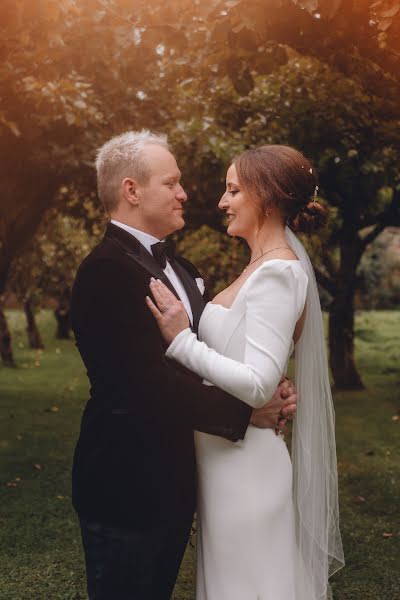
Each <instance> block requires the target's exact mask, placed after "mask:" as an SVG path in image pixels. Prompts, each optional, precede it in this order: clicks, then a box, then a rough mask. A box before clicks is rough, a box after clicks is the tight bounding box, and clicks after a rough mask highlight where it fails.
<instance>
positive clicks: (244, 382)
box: [147, 145, 344, 600]
mask: <svg viewBox="0 0 400 600" xmlns="http://www.w3.org/2000/svg"><path fill="white" fill-rule="evenodd" d="M317 190H318V188H317V186H316V176H315V173H314V170H313V167H312V166H311V164H310V163H309V161H308V160H307V159H306V158H304V156H302V154H300V153H299V152H298V151H297V150H295V149H293V148H290V147H287V146H277V145H270V146H262V147H260V148H256V149H250V150H247V151H245V152H244V153H243V154H242V155H240V156H239V157H237V158H235V159H234V160H233V162H232V164H231V166H230V167H229V169H228V172H227V176H226V191H225V193H224V195H223V196H222V198H221V200H220V202H219V205H218V206H219V208H220V209H222V210H224V211H225V212H226V214H227V218H228V229H227V232H228V234H229V235H231V236H238V237H241V238H244V239H245V240H246V241H247V243H248V245H249V247H250V249H251V258H250V261H249V264H248V265H247V267H246V268H245V270H244V271H243V273H241V274H240V276H239V277H238V278H237V279H236V280H235V281H234V282H233V283H232V284H231V285H230V286H229V287H227V288H226V289H225V290H223V291H222V292H221V293H220V294H218V295H217V296H216V297H215V298H214V299H213V301H212V302H209V303H208V304H207V305H206V307H205V309H204V312H203V315H202V318H201V321H200V327H199V338H200V339H199V340H198V339H197V338H196V336H195V334H194V333H192V331H191V329H190V327H189V321H188V317H187V314H186V312H185V309H184V308H183V305H182V303H181V302H179V301H178V300H177V299H176V298H175V296H173V294H171V292H170V291H169V290H168V289H167V288H166V287H165V286H164V285H163V284H162V283H161V282H159V281H155V280H154V281H152V282H151V284H150V287H151V292H152V295H153V298H154V299H155V302H156V304H154V303H153V302H152V300H151V299H150V298H148V299H147V302H148V306H149V308H150V310H151V311H152V313H153V315H154V317H155V318H156V320H157V323H158V325H159V327H160V329H161V332H162V334H163V336H164V338H165V340H166V341H167V343H168V344H169V347H168V349H167V352H166V354H167V356H168V357H170V358H173V359H174V360H176V361H178V362H180V363H181V364H182V365H184V366H185V367H187V368H189V369H191V370H192V371H194V372H195V373H197V374H199V375H200V376H201V377H203V378H204V380H205V381H204V383H206V384H208V385H216V386H218V387H220V388H222V389H224V390H226V391H227V392H229V393H231V394H232V395H234V396H236V397H237V398H239V399H240V400H242V401H244V402H246V403H247V404H249V405H250V406H253V407H257V406H260V405H262V404H263V403H264V399H265V398H269V397H271V396H272V394H273V391H274V390H275V388H276V387H277V385H278V383H279V380H280V378H281V376H282V373H284V372H285V370H286V367H287V363H288V360H289V357H290V355H291V353H292V351H293V348H294V350H295V369H296V387H297V390H298V392H299V405H298V410H297V417H296V420H295V422H294V427H293V439H292V462H291V460H290V457H289V453H288V450H287V448H286V444H285V442H284V440H283V437H282V436H277V435H275V433H274V432H273V431H272V430H262V429H257V428H256V427H252V426H250V427H249V428H248V431H247V433H246V437H245V439H244V440H242V441H239V442H236V443H233V442H230V441H228V440H226V439H223V438H219V437H216V436H212V435H209V434H205V433H200V432H196V434H195V442H196V457H197V467H198V483H199V485H198V503H197V504H198V505H197V514H198V529H197V595H196V598H197V600H326V599H327V598H330V597H331V592H330V588H329V584H328V577H329V576H330V575H331V574H332V573H334V572H335V571H337V570H338V569H339V568H341V567H342V566H343V564H344V561H343V550H342V545H341V538H340V531H339V512H338V500H337V466H336V450H335V437H334V411H333V405H332V397H331V391H330V386H329V377H328V368H327V359H326V349H325V341H324V336H323V325H322V316H321V308H320V304H319V297H318V290H317V285H316V281H315V276H314V272H313V268H312V265H311V263H310V260H309V258H308V256H307V253H306V251H305V249H304V247H303V246H302V244H301V242H300V241H299V240H298V239H297V237H296V236H295V235H294V233H293V232H300V231H306V232H311V231H316V230H317V229H318V227H319V226H321V225H322V224H323V222H324V217H325V211H324V209H323V207H322V206H320V205H319V204H318V203H317V202H316V198H315V196H316V193H317ZM188 402H190V399H188Z"/></svg>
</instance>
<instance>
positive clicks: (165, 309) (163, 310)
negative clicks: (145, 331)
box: [160, 306, 168, 315]
mask: <svg viewBox="0 0 400 600" xmlns="http://www.w3.org/2000/svg"><path fill="white" fill-rule="evenodd" d="M167 310H168V306H164V308H161V309H160V313H161V314H162V315H163V314H164V313H166V312H167Z"/></svg>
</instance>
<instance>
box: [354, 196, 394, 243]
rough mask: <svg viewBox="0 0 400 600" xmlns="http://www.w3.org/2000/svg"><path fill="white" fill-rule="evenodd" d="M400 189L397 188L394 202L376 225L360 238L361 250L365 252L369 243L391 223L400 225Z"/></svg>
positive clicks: (377, 220)
mask: <svg viewBox="0 0 400 600" xmlns="http://www.w3.org/2000/svg"><path fill="white" fill-rule="evenodd" d="M399 206H400V190H395V191H394V194H393V198H392V202H391V204H390V206H389V208H388V209H387V210H385V211H384V212H383V213H382V214H381V215H380V216H379V217H378V218H377V219H376V220H375V222H376V225H375V227H374V228H373V229H372V231H370V232H369V233H368V234H367V235H366V236H365V237H363V238H362V239H361V240H360V250H361V252H364V250H365V248H366V247H367V246H368V244H371V243H372V242H373V241H374V240H375V239H376V238H377V237H378V235H379V234H380V233H382V231H383V230H384V229H385V228H386V227H388V226H389V225H400V208H399Z"/></svg>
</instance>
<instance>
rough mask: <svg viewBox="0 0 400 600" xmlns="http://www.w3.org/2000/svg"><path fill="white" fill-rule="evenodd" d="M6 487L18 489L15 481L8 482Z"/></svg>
mask: <svg viewBox="0 0 400 600" xmlns="http://www.w3.org/2000/svg"><path fill="white" fill-rule="evenodd" d="M6 487H12V488H16V487H17V484H16V483H15V482H14V481H8V482H7V483H6Z"/></svg>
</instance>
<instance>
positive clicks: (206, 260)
mask: <svg viewBox="0 0 400 600" xmlns="http://www.w3.org/2000/svg"><path fill="white" fill-rule="evenodd" d="M178 250H179V253H180V254H182V256H184V257H185V258H187V259H188V260H190V261H191V262H193V263H194V264H195V265H196V267H197V268H198V269H199V271H200V273H201V274H202V275H203V276H204V279H205V282H206V286H207V289H208V290H209V292H210V294H211V296H214V295H215V294H217V293H218V292H220V291H221V290H222V289H224V288H225V287H227V286H228V285H230V284H231V283H232V281H233V280H234V279H236V278H237V276H238V275H239V273H241V272H242V271H243V269H244V267H245V266H246V264H247V262H248V260H249V258H248V256H249V253H248V251H247V249H246V247H245V246H244V244H243V243H242V242H240V241H239V240H237V239H232V238H230V237H229V236H228V235H227V234H226V233H220V232H218V231H215V230H214V229H211V228H210V227H208V226H207V225H203V226H202V227H200V228H199V229H197V230H196V231H193V232H189V233H187V234H186V235H185V236H184V237H183V239H182V240H181V241H180V242H179V244H178Z"/></svg>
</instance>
